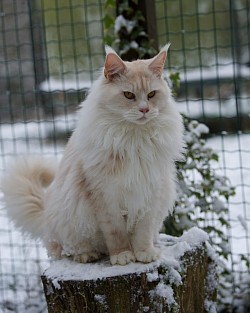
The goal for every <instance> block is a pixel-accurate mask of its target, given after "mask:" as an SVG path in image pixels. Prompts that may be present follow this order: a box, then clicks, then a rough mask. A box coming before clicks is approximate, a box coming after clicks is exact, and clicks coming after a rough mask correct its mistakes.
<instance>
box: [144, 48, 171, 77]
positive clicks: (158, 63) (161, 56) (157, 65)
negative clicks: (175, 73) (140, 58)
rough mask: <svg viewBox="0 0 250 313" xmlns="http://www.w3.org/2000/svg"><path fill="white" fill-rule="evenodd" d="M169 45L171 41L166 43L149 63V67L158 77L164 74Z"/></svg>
mask: <svg viewBox="0 0 250 313" xmlns="http://www.w3.org/2000/svg"><path fill="white" fill-rule="evenodd" d="M169 46H170V43H168V44H166V45H165V46H164V47H163V48H162V49H161V51H160V52H159V53H158V54H157V55H156V56H155V57H154V58H153V61H152V62H151V63H150V64H149V69H150V70H151V71H152V72H153V73H154V74H156V76H158V77H161V75H162V72H163V69H164V64H165V61H166V58H167V52H168V48H169Z"/></svg>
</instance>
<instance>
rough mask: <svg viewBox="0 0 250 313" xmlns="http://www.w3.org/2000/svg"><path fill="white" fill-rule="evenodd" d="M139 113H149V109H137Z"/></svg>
mask: <svg viewBox="0 0 250 313" xmlns="http://www.w3.org/2000/svg"><path fill="white" fill-rule="evenodd" d="M139 111H140V112H142V113H144V114H145V113H148V111H149V107H146V108H139Z"/></svg>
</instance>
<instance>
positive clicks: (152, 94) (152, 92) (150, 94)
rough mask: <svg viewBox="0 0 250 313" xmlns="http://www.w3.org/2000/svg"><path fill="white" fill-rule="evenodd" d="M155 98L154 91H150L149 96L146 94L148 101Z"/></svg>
mask: <svg viewBox="0 0 250 313" xmlns="http://www.w3.org/2000/svg"><path fill="white" fill-rule="evenodd" d="M154 96H155V90H153V91H151V92H150V93H149V94H148V99H151V98H153V97H154Z"/></svg>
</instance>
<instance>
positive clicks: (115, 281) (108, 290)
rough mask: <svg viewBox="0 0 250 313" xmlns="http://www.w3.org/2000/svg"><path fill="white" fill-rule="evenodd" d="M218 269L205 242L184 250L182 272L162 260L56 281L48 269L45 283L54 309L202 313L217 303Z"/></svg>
mask: <svg viewBox="0 0 250 313" xmlns="http://www.w3.org/2000/svg"><path fill="white" fill-rule="evenodd" d="M152 264H153V263H152ZM72 266H74V264H73V262H72ZM144 268H145V267H144ZM215 268H216V266H215V263H214V261H212V260H211V259H210V258H209V257H208V255H207V252H206V248H205V245H202V246H199V247H196V248H194V249H192V250H191V251H188V252H185V253H184V255H183V256H182V257H181V258H180V267H179V269H178V270H176V269H175V268H174V267H171V266H170V265H169V264H166V262H165V261H164V262H161V261H160V262H158V263H157V265H155V266H152V267H151V266H149V267H148V270H145V269H144V271H143V272H140V273H138V272H136V273H130V274H127V275H120V276H114V277H103V278H100V279H89V280H62V279H56V281H55V278H51V277H49V276H47V275H46V272H45V274H44V275H43V276H42V282H43V285H44V292H45V296H46V300H47V304H48V312H49V313H78V312H79V313H85V312H86V313H95V312H98V313H104V312H108V313H134V312H155V313H162V312H166V313H169V312H180V313H184V312H185V313H194V312H197V313H203V312H207V311H209V307H211V305H215V304H214V302H215V301H216V279H214V278H215V277H216V270H215ZM178 275H179V278H178Z"/></svg>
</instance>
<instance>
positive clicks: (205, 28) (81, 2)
mask: <svg viewBox="0 0 250 313" xmlns="http://www.w3.org/2000/svg"><path fill="white" fill-rule="evenodd" d="M114 2H115V1H104V0H99V1H97V0H61V1H59V0H37V1H32V0H25V1H17V0H2V1H1V2H0V25H1V33H0V139H1V141H0V147H1V151H0V169H1V175H2V173H3V172H4V169H5V166H6V164H7V163H8V162H9V161H10V160H12V159H13V158H14V157H15V156H16V155H20V154H30V153H31V154H42V155H45V156H55V157H56V158H58V159H60V157H61V155H62V153H63V149H64V144H65V142H66V140H67V138H68V137H69V136H70V133H71V131H72V129H73V128H74V124H75V121H76V115H75V111H76V109H77V106H78V104H79V103H80V102H81V101H82V100H83V99H84V98H85V97H86V93H87V90H88V89H89V88H90V86H91V85H92V82H93V81H94V80H95V78H96V77H98V75H99V73H100V68H101V66H102V64H103V61H104V57H105V56H104V40H103V38H104V35H105V34H104V33H105V29H104V28H105V23H103V21H104V18H105V17H106V15H107V11H108V16H111V17H113V18H114V17H115V14H116V9H115V7H114V6H112V5H109V3H111V4H112V3H114ZM119 2H120V3H121V2H123V1H117V3H119ZM124 2H125V1H124ZM139 2H140V1H139ZM128 3H129V1H128ZM146 3H149V4H148V5H149V7H148V8H147V9H149V10H150V5H155V20H154V23H155V25H156V26H157V27H156V28H157V33H156V32H153V33H152V34H153V35H152V36H155V38H153V39H155V41H156V42H158V43H159V45H164V44H165V43H166V42H169V41H170V42H171V43H172V45H171V49H170V53H169V55H168V59H167V74H169V73H173V74H174V73H179V74H180V87H179V89H178V91H177V95H176V100H177V105H178V107H179V109H180V111H181V112H183V113H185V114H186V115H187V116H188V117H190V118H193V119H198V120H199V121H201V122H204V123H205V124H206V125H208V126H209V128H210V134H211V136H210V138H209V139H208V144H209V145H210V146H211V147H212V148H214V149H215V150H217V151H218V152H219V155H220V163H219V167H218V172H222V173H223V174H225V175H226V176H227V177H228V178H229V179H230V180H231V183H232V184H233V185H234V186H235V187H236V196H235V197H232V198H230V199H229V203H228V205H229V214H228V220H229V221H230V224H231V228H229V229H228V231H227V236H228V238H229V242H230V249H231V251H232V260H231V263H230V264H231V265H230V266H231V271H232V272H233V273H236V274H237V273H239V275H237V276H236V278H235V279H241V277H244V279H249V270H247V268H245V267H244V266H243V263H241V259H242V255H244V256H245V257H246V258H247V257H248V258H249V257H250V240H249V236H250V234H249V227H250V202H249V197H248V196H249V194H250V166H249V156H250V133H249V130H250V118H249V116H250V104H249V103H250V45H249V38H250V27H249V14H250V11H249V10H250V9H249V7H250V6H249V4H250V3H249V1H248V0H240V1H234V0H229V1H223V0H218V1H215V0H212V1H208V0H202V1H198V0H191V1H184V0H179V1H175V0H167V1H164V0H155V1H148V2H146ZM148 18H150V19H152V17H148ZM151 22H152V21H151ZM110 23H111V24H112V18H111V22H110ZM118 26H119V25H117V24H116V27H118ZM120 26H122V25H120ZM123 27H125V28H126V27H127V26H126V25H123ZM127 31H128V29H127ZM216 166H217V165H216ZM1 197H2V196H1ZM1 207H2V204H1ZM48 264H49V261H48V259H47V256H46V252H45V251H44V249H43V248H42V247H41V245H40V243H38V242H34V241H31V240H29V239H28V238H25V237H23V236H22V235H21V234H20V233H19V232H18V231H17V230H16V229H15V228H14V227H13V225H12V224H11V223H9V221H8V220H7V217H6V214H5V211H4V210H3V209H1V210H0V312H3V313H5V312H21V313H23V312H30V313H36V312H46V305H45V302H44V298H43V295H42V290H41V284H40V278H39V275H40V274H41V272H42V271H43V269H44V268H45V267H46V266H47V265H48ZM240 275H241V276H240ZM232 284H234V281H232ZM236 288H237V287H236V284H235V289H236ZM230 290H231V289H230ZM236 294H237V292H236V290H235V296H234V295H231V297H230V299H228V301H229V302H230V303H232V306H231V309H228V310H229V312H230V310H231V311H233V308H235V307H237V306H238V309H239V310H240V309H241V312H244V310H247V309H246V306H245V307H244V305H243V306H240V305H239V304H238V302H237V301H238V299H237V296H236ZM239 312H240V311H239ZM245 312H247V311H245Z"/></svg>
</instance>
